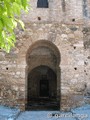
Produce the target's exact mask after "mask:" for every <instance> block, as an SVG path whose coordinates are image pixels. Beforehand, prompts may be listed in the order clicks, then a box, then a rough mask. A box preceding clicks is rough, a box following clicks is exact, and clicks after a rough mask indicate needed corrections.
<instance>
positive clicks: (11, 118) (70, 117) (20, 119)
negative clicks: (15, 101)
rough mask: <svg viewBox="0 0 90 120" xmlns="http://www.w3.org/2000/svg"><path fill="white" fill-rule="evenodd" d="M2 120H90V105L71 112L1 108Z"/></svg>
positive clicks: (0, 117) (0, 116)
mask: <svg viewBox="0 0 90 120" xmlns="http://www.w3.org/2000/svg"><path fill="white" fill-rule="evenodd" d="M0 120H90V105H88V104H86V105H84V106H82V107H79V108H75V109H72V110H71V111H70V112H59V111H25V112H20V110H18V109H14V108H9V107H4V106H0Z"/></svg>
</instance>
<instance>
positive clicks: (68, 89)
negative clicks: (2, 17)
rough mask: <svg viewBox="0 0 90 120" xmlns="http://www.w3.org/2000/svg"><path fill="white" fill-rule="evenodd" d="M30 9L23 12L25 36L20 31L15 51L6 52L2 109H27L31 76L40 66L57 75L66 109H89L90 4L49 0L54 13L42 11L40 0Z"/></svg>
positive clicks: (1, 68)
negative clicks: (6, 107)
mask: <svg viewBox="0 0 90 120" xmlns="http://www.w3.org/2000/svg"><path fill="white" fill-rule="evenodd" d="M30 4H31V7H32V10H30V11H29V13H28V14H26V13H23V12H22V15H21V18H22V20H23V21H24V22H25V31H23V30H22V29H21V28H20V27H19V28H18V29H17V30H16V39H17V42H16V46H15V48H13V49H12V50H11V52H10V53H9V54H7V53H5V52H4V51H2V50H1V51H0V104H3V105H9V106H19V107H20V108H21V109H25V104H26V103H27V77H28V74H29V72H30V71H31V70H32V69H34V68H35V67H37V66H39V65H47V66H48V65H49V67H50V68H52V69H53V70H54V71H56V74H57V96H58V98H59V97H60V107H61V110H67V109H70V108H72V107H76V106H79V105H82V104H84V103H85V97H84V96H88V95H90V72H89V70H90V1H89V0H49V8H37V0H31V1H30ZM39 47H40V49H39ZM42 47H43V49H42ZM56 48H57V50H56ZM35 49H36V50H35ZM38 49H39V50H38ZM38 51H39V52H38ZM57 51H59V54H60V57H59V55H58V52H57ZM30 55H31V56H30ZM36 55H37V56H38V57H37V58H35V56H36ZM50 56H51V57H50ZM38 58H40V59H38ZM55 59H56V62H55ZM28 61H30V62H28ZM57 61H59V62H57ZM86 102H90V101H86Z"/></svg>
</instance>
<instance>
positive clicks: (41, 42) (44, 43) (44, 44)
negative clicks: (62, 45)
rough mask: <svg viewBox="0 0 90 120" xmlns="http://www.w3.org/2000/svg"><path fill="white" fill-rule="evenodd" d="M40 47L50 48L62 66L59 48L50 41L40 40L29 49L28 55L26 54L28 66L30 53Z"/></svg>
mask: <svg viewBox="0 0 90 120" xmlns="http://www.w3.org/2000/svg"><path fill="white" fill-rule="evenodd" d="M40 46H42V47H47V48H49V49H50V50H51V51H52V52H53V53H54V55H55V56H56V59H57V65H59V64H60V60H61V57H60V51H59V49H58V48H57V46H56V45H55V44H54V43H52V42H51V41H48V40H38V41H36V42H34V43H33V44H32V45H31V46H30V47H29V49H28V50H27V54H26V62H27V64H28V58H29V55H30V53H31V52H32V51H33V50H34V49H35V48H37V47H40Z"/></svg>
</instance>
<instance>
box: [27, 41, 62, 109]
mask: <svg viewBox="0 0 90 120" xmlns="http://www.w3.org/2000/svg"><path fill="white" fill-rule="evenodd" d="M59 63H60V54H59V51H58V49H57V47H56V46H55V45H54V44H53V43H51V42H49V41H45V40H41V41H38V42H36V43H35V44H34V45H32V46H31V49H30V50H29V51H28V54H27V65H28V67H27V73H28V74H27V104H26V109H27V110H59V109H60V69H59Z"/></svg>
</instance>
